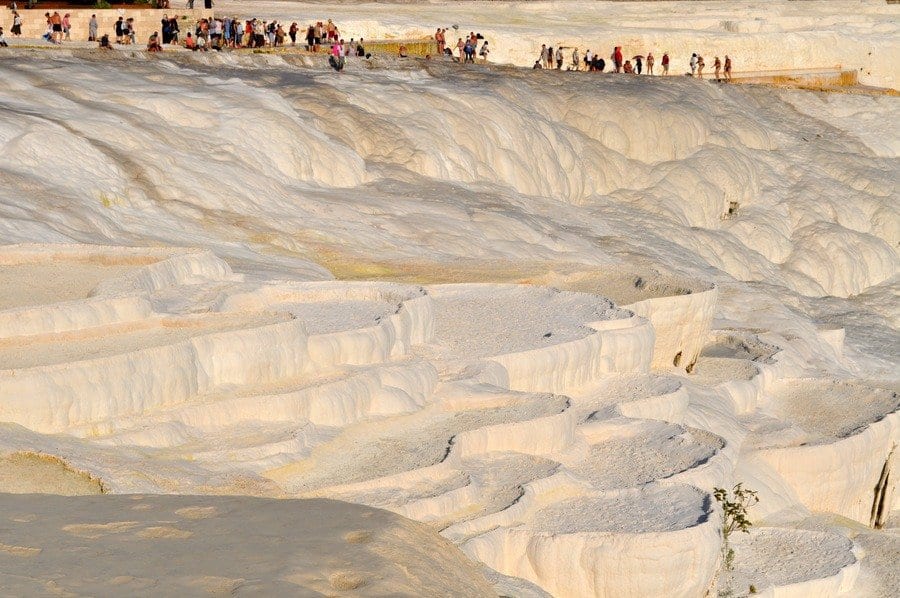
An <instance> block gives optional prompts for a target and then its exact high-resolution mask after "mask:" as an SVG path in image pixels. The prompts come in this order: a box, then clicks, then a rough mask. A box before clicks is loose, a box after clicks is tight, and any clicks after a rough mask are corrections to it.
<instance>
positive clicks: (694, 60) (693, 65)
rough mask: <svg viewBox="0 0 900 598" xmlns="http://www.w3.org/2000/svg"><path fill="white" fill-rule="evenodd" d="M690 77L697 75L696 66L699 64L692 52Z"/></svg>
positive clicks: (697, 58)
mask: <svg viewBox="0 0 900 598" xmlns="http://www.w3.org/2000/svg"><path fill="white" fill-rule="evenodd" d="M690 64H691V77H693V76H694V75H696V74H697V65H698V64H700V59H699V57H698V56H697V53H696V52H694V53H693V54H691V63H690Z"/></svg>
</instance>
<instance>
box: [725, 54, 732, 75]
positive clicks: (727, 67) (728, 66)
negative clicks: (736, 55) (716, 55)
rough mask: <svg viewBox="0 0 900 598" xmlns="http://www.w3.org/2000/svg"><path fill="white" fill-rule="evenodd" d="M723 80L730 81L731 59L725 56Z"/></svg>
mask: <svg viewBox="0 0 900 598" xmlns="http://www.w3.org/2000/svg"><path fill="white" fill-rule="evenodd" d="M725 80H726V81H731V58H729V57H728V54H726V55H725Z"/></svg>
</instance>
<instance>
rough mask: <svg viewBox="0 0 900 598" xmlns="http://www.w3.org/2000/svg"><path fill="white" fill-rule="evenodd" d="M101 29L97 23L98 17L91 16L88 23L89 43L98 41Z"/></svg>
mask: <svg viewBox="0 0 900 598" xmlns="http://www.w3.org/2000/svg"><path fill="white" fill-rule="evenodd" d="M99 28H100V24H99V23H97V15H91V20H90V21H88V41H89V42H95V41H97V30H98V29H99Z"/></svg>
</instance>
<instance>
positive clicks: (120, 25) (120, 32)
mask: <svg viewBox="0 0 900 598" xmlns="http://www.w3.org/2000/svg"><path fill="white" fill-rule="evenodd" d="M115 30H116V43H117V44H121V43H122V40H123V39H124V38H125V17H119V20H118V21H116V26H115Z"/></svg>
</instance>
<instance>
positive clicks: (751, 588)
mask: <svg viewBox="0 0 900 598" xmlns="http://www.w3.org/2000/svg"><path fill="white" fill-rule="evenodd" d="M750 593H751V594H755V593H756V586H755V585H753V584H752V583H751V584H750Z"/></svg>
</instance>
